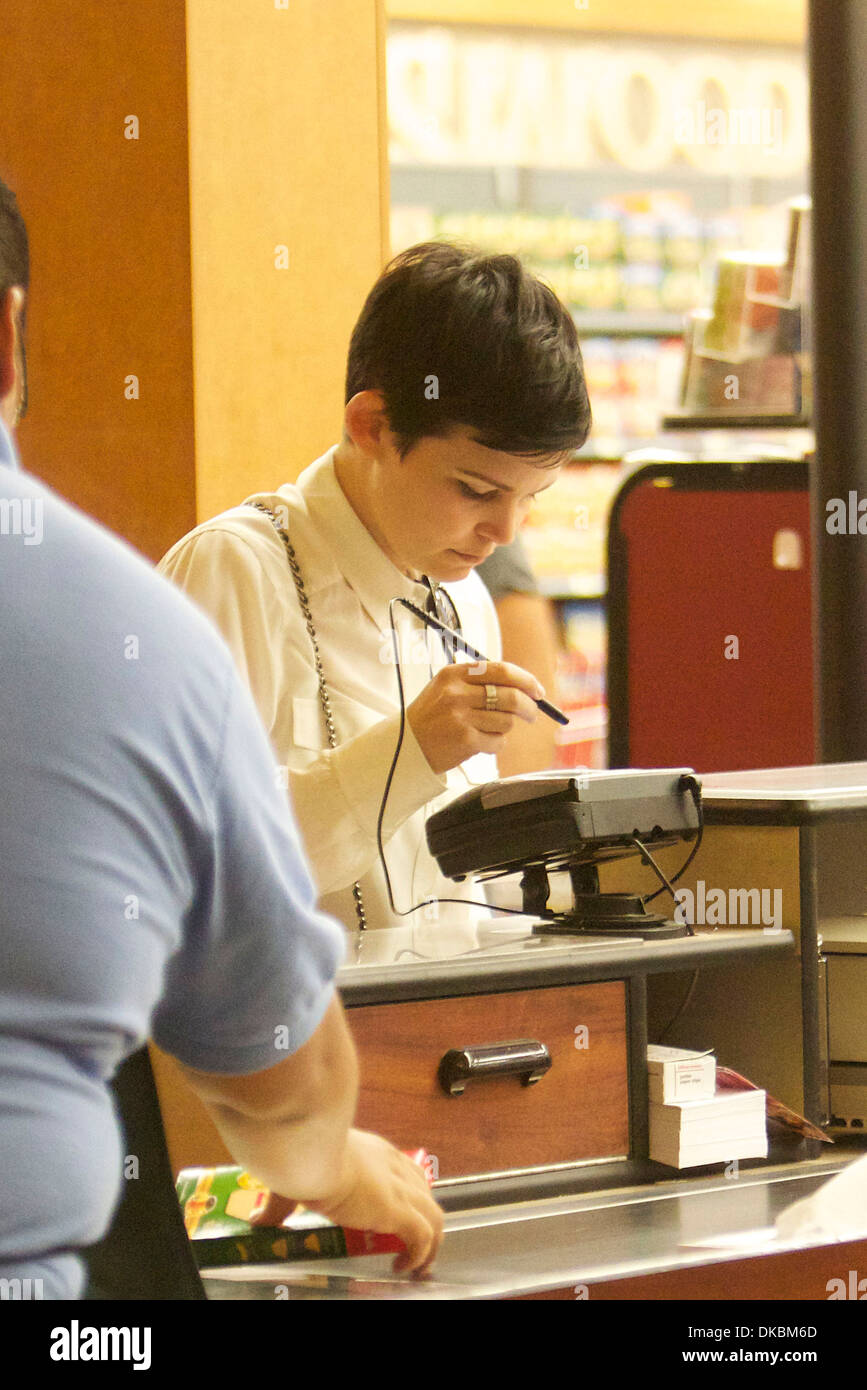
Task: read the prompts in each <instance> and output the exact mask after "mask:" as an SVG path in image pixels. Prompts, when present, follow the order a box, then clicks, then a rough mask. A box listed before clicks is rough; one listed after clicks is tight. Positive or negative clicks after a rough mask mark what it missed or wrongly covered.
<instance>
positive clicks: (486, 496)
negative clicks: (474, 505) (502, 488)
mask: <svg viewBox="0 0 867 1390" xmlns="http://www.w3.org/2000/svg"><path fill="white" fill-rule="evenodd" d="M458 487H459V488H460V490H461V492H462V494H463V495H464V497H472V499H473V501H475V502H490V501H492V500H493V498H495V497H496V496H497V493H496V491H494V492H476V490H475V488H472V487H470V486H469V484H468V483H462V482H458Z"/></svg>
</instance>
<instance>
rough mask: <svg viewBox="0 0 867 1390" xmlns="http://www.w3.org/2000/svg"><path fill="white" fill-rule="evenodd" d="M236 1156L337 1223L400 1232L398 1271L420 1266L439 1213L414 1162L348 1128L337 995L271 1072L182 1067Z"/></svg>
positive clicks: (352, 1061)
mask: <svg viewBox="0 0 867 1390" xmlns="http://www.w3.org/2000/svg"><path fill="white" fill-rule="evenodd" d="M181 1069H182V1071H183V1073H184V1075H185V1077H186V1079H187V1081H188V1082H189V1084H190V1086H191V1087H192V1089H193V1090H194V1091H195V1092H196V1094H197V1095H198V1096H199V1098H200V1099H201V1100H202V1101H203V1103H204V1104H205V1106H206V1108H207V1109H208V1111H209V1112H210V1114H211V1117H212V1119H213V1120H214V1123H215V1124H216V1126H217V1128H218V1129H219V1131H220V1134H221V1135H222V1137H223V1139H224V1141H225V1143H226V1145H227V1147H228V1149H229V1150H230V1152H231V1153H232V1155H233V1156H234V1158H235V1160H236V1161H237V1162H238V1163H240V1164H242V1165H243V1166H244V1167H245V1168H246V1169H248V1170H249V1171H250V1172H251V1173H254V1174H255V1176H256V1177H257V1178H259V1179H260V1180H261V1181H262V1182H264V1183H266V1184H267V1185H268V1186H269V1187H270V1188H271V1189H272V1191H274V1192H278V1193H283V1194H285V1195H286V1196H289V1197H291V1198H293V1199H294V1200H297V1201H303V1202H304V1204H305V1206H309V1207H312V1208H314V1209H315V1210H317V1211H320V1212H321V1213H322V1214H323V1215H324V1216H327V1217H328V1218H329V1220H332V1221H335V1222H337V1224H339V1225H343V1226H352V1227H356V1228H359V1229H362V1230H376V1231H380V1232H387V1233H390V1234H395V1235H398V1236H400V1237H401V1239H402V1240H403V1241H404V1243H405V1245H406V1246H407V1254H406V1256H402V1257H400V1259H399V1260H398V1261H397V1262H396V1268H399V1269H419V1270H420V1269H423V1268H425V1267H426V1266H427V1265H429V1264H430V1263H431V1261H432V1260H433V1259H434V1257H435V1255H436V1252H437V1250H438V1248H439V1245H440V1242H441V1240H442V1229H443V1218H442V1212H441V1210H440V1208H439V1207H438V1206H437V1204H436V1202H435V1201H434V1200H433V1198H432V1197H431V1195H430V1192H429V1190H428V1186H427V1183H426V1181H425V1178H424V1176H423V1174H422V1172H421V1169H420V1168H419V1167H418V1166H417V1164H415V1163H413V1162H412V1160H411V1159H409V1158H407V1157H406V1156H405V1155H404V1154H402V1153H401V1152H400V1151H399V1150H398V1149H396V1148H394V1147H393V1145H391V1144H389V1143H388V1142H387V1141H386V1140H384V1139H381V1138H380V1137H379V1136H378V1135H374V1134H367V1133H364V1132H362V1131H360V1130H356V1129H351V1128H350V1125H351V1123H352V1117H353V1115H354V1113H355V1106H356V1101H357V1095H358V1064H357V1058H356V1052H355V1046H354V1044H353V1041H352V1038H351V1036H350V1033H349V1029H348V1027H347V1024H346V1018H345V1015H344V1012H343V1008H342V1006H341V1004H340V1001H339V1000H338V998H337V997H336V996H335V997H334V999H333V1000H332V1002H331V1004H330V1006H329V1008H328V1010H327V1012H326V1014H325V1017H324V1018H323V1020H322V1023H321V1024H320V1025H319V1027H318V1028H317V1030H316V1032H315V1033H314V1034H313V1036H312V1038H310V1040H309V1041H308V1042H307V1043H305V1044H304V1046H303V1047H300V1048H299V1049H298V1051H297V1052H295V1053H294V1054H293V1055H292V1056H290V1057H287V1058H285V1059H284V1060H283V1061H282V1062H280V1063H278V1064H277V1066H274V1067H271V1068H269V1069H268V1070H267V1071H259V1072H254V1073H253V1074H252V1075H248V1076H221V1075H216V1074H209V1073H205V1072H200V1071H196V1070H193V1069H192V1068H190V1067H185V1066H182V1068H181Z"/></svg>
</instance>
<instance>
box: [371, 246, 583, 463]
mask: <svg viewBox="0 0 867 1390" xmlns="http://www.w3.org/2000/svg"><path fill="white" fill-rule="evenodd" d="M359 391H381V392H382V394H383V397H384V399H385V409H386V414H387V417H388V422H389V425H390V427H391V429H392V430H393V431H394V433H395V435H396V436H397V440H398V447H399V449H400V452H401V454H402V455H403V454H406V453H407V452H408V451H409V450H410V449H411V448H412V447H413V445H414V444H416V443H417V442H418V440H419V439H422V438H424V437H425V436H427V435H435V436H440V437H442V436H445V435H447V434H449V433H450V432H451V431H452V430H453V429H455V428H459V427H461V426H463V427H467V428H470V429H472V430H474V431H475V432H476V438H477V440H478V442H479V443H480V444H484V445H486V446H487V447H488V448H490V449H496V450H498V451H500V452H502V453H508V454H518V455H521V454H523V455H526V456H527V457H531V458H532V457H534V456H535V457H540V456H542V455H546V454H564V455H565V454H567V453H569V452H571V450H573V449H578V448H580V447H581V445H582V444H583V443H584V441H585V439H586V438H587V435H588V434H589V432H590V423H591V415H590V401H589V399H588V395H587V386H586V383H585V380H584V364H583V361H582V358H581V348H580V346H579V343H578V334H577V333H576V331H575V324H574V323H573V321H572V317H571V315H570V313H569V311H568V310H567V309H566V308H565V307H564V305H563V304H561V302H560V300H559V299H558V298H557V296H556V294H555V293H554V291H553V290H552V289H551V288H550V287H549V286H548V285H546V284H544V283H543V282H542V281H541V280H539V279H537V278H536V276H534V275H532V274H530V272H529V271H528V270H527V269H526V268H525V267H524V266H523V265H522V264H521V262H520V261H519V260H518V259H517V257H516V256H506V255H486V254H484V253H483V252H481V251H478V250H476V249H474V248H472V247H467V246H458V245H454V244H451V243H447V242H423V243H421V244H420V245H418V246H411V247H410V248H409V249H408V250H407V251H403V252H401V254H400V255H398V256H395V257H394V259H393V260H392V261H391V262H390V263H389V265H387V266H386V268H385V270H384V271H383V273H382V275H381V276H380V278H379V279H378V280H377V282H376V284H375V285H374V286H373V289H372V290H371V291H370V294H369V295H368V297H367V300H366V302H365V305H364V308H363V309H362V311H361V315H360V317H359V319H358V322H357V323H356V325H355V328H354V330H353V333H352V338H351V341H350V345H349V359H348V362H347V370H346V400H347V401H350V400H351V399H352V397H353V396H354V395H356V394H357V393H358V392H359Z"/></svg>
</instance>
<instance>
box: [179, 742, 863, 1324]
mask: <svg viewBox="0 0 867 1390" xmlns="http://www.w3.org/2000/svg"><path fill="white" fill-rule="evenodd" d="M702 780H703V805H704V817H705V827H706V829H705V838H704V841H703V843H702V846H701V848H700V850H699V852H698V854H697V856H696V858H695V860H694V862H693V864H692V865H691V868H690V872H689V877H688V878H684V879H683V880H682V882H683V883H684V884H689V885H692V886H693V887H695V886H696V885H697V883H698V881H699V880H702V881H706V882H712V883H714V884H717V883H723V884H735V885H743V886H748V887H754V886H757V887H761V886H762V885H763V884H769V885H771V886H773V885H774V884H776V885H777V886H779V885H780V883H781V882H783V890H782V902H783V910H784V920H783V923H782V924H779V925H778V924H774V925H773V926H771V927H768V926H744V925H730V926H724V927H719V926H713V925H704V926H702V925H697V926H696V929H695V934H694V935H690V936H682V937H680V938H678V939H652V938H651V939H641V938H638V937H636V938H630V937H629V936H628V935H623V936H609V937H607V938H602V937H593V936H587V937H576V936H563V935H561V936H553V935H543V934H539V933H538V932H534V930H533V923H532V921H531V920H530V919H524V918H501V917H496V918H493V919H491V920H489V921H486V922H481V923H477V924H476V925H474V926H472V927H467V928H466V929H459V928H454V927H445V926H443V927H441V926H438V925H437V924H436V923H430V922H425V923H418V924H417V925H415V926H408V927H406V928H398V929H388V930H379V931H368V932H366V933H361V934H359V933H355V934H352V935H350V937H349V938H348V944H347V960H346V964H345V965H344V967H343V969H342V970H341V972H340V976H339V988H340V991H341V994H342V997H343V1000H344V1003H345V1005H346V1007H347V1009H348V1013H349V1021H350V1026H351V1028H352V1031H353V1034H354V1036H355V1038H356V1041H357V1045H358V1048H359V1053H360V1057H361V1074H362V1093H361V1099H360V1107H359V1112H358V1116H357V1123H358V1124H359V1125H360V1126H361V1127H363V1128H368V1129H373V1130H376V1131H378V1132H380V1133H382V1134H384V1135H385V1136H386V1137H387V1138H388V1139H390V1140H391V1141H392V1142H394V1143H395V1144H397V1145H398V1146H399V1147H401V1148H406V1149H409V1148H416V1147H418V1146H419V1145H423V1146H424V1147H425V1148H426V1149H427V1150H428V1153H429V1154H431V1156H432V1158H433V1160H434V1164H435V1173H436V1175H437V1177H436V1183H435V1191H436V1195H437V1198H438V1200H439V1201H440V1203H441V1204H442V1206H443V1207H444V1209H445V1210H446V1213H447V1215H446V1237H445V1240H444V1244H443V1248H442V1251H441V1253H440V1256H439V1258H438V1260H437V1264H436V1267H435V1270H434V1274H433V1277H432V1278H431V1279H429V1280H426V1281H424V1282H420V1283H419V1282H414V1281H411V1280H407V1279H406V1278H403V1277H398V1276H394V1275H392V1274H391V1273H390V1266H391V1257H384V1256H383V1257H379V1256H366V1257H363V1258H356V1259H344V1260H339V1261H328V1260H321V1259H311V1260H310V1261H307V1262H300V1263H299V1262H293V1263H291V1264H286V1265H267V1266H265V1265H263V1266H257V1267H254V1268H247V1267H244V1268H232V1269H224V1270H216V1271H215V1270H208V1271H207V1272H206V1274H205V1275H204V1276H203V1277H204V1283H205V1288H206V1292H207V1296H208V1297H209V1298H215V1299H238V1298H243V1299H257V1298H268V1299H273V1298H274V1297H275V1296H276V1295H275V1288H278V1287H279V1289H280V1290H281V1292H280V1294H279V1296H280V1297H283V1298H290V1299H311V1298H314V1299H338V1300H345V1299H357V1298H368V1299H369V1298H375V1299H378V1298H386V1299H395V1298H396V1299H412V1300H417V1299H434V1300H436V1299H503V1298H506V1299H515V1298H519V1299H524V1298H534V1299H536V1298H545V1299H548V1298H555V1299H575V1298H582V1297H592V1298H594V1299H598V1298H610V1299H630V1298H640V1299H643V1298H663V1299H681V1298H702V1299H717V1298H718V1299H722V1298H730V1297H731V1290H732V1287H733V1285H732V1279H733V1278H734V1277H735V1275H736V1276H737V1279H738V1285H737V1287H738V1289H739V1290H740V1292H739V1295H738V1296H739V1297H745V1298H749V1297H753V1298H757V1299H779V1298H792V1299H810V1298H816V1299H820V1298H821V1299H824V1298H827V1296H828V1295H827V1292H826V1288H827V1284H828V1280H829V1279H830V1278H832V1277H834V1276H835V1275H836V1274H837V1273H838V1272H839V1268H840V1267H843V1266H845V1268H846V1269H848V1268H853V1269H858V1268H859V1267H860V1268H862V1269H863V1268H867V1223H865V1229H864V1230H863V1232H861V1231H860V1230H859V1231H858V1232H857V1233H856V1234H857V1236H858V1239H857V1240H854V1241H851V1242H850V1241H846V1242H844V1243H842V1244H828V1242H827V1240H823V1239H821V1238H813V1239H811V1238H804V1237H794V1238H790V1239H788V1240H784V1239H782V1238H781V1237H780V1236H779V1235H778V1234H777V1233H776V1231H775V1230H774V1229H773V1228H774V1222H775V1220H776V1217H777V1216H778V1214H779V1213H780V1211H782V1210H783V1209H784V1208H786V1207H788V1206H790V1205H791V1204H792V1203H793V1202H795V1201H798V1200H800V1199H801V1198H803V1197H805V1196H808V1195H810V1194H812V1193H813V1192H815V1191H816V1190H818V1189H819V1188H820V1187H821V1186H822V1184H823V1183H825V1182H826V1181H827V1180H828V1179H829V1178H830V1177H832V1176H833V1175H834V1174H836V1173H838V1172H841V1171H843V1170H844V1169H845V1167H846V1165H847V1162H849V1161H851V1159H852V1158H853V1156H857V1150H855V1149H854V1148H853V1145H852V1144H851V1143H850V1144H849V1145H848V1147H844V1148H843V1149H842V1150H840V1149H838V1148H834V1147H832V1146H831V1145H830V1144H822V1143H820V1142H818V1141H814V1140H808V1139H802V1138H799V1137H796V1136H792V1135H787V1136H786V1137H785V1138H780V1139H777V1140H774V1141H772V1143H771V1147H770V1150H769V1155H768V1158H767V1159H763V1160H751V1161H749V1162H742V1163H741V1164H740V1165H738V1167H737V1169H736V1173H735V1175H734V1176H733V1175H732V1174H730V1173H729V1172H728V1171H724V1169H725V1165H722V1164H716V1165H714V1166H708V1167H707V1168H703V1169H692V1170H687V1171H682V1172H678V1171H676V1170H673V1169H671V1168H668V1167H665V1166H663V1165H661V1164H657V1163H654V1162H652V1161H651V1160H650V1158H649V1156H648V1085H647V1068H646V1048H647V1043H648V1040H650V1041H658V1040H659V1039H660V1032H661V1024H660V1020H661V1019H662V1018H664V1017H668V1018H669V1021H670V1020H671V1018H673V1016H674V1015H675V1014H677V1018H676V1032H675V1034H674V1035H673V1036H666V1037H665V1041H666V1042H667V1043H674V1044H676V1045H682V1046H691V1047H697V1048H701V1047H712V1048H714V1050H715V1051H716V1054H717V1057H718V1060H719V1061H720V1062H721V1063H723V1064H725V1065H729V1066H733V1067H735V1068H736V1069H737V1070H740V1071H742V1072H744V1074H746V1075H748V1076H749V1077H750V1079H751V1080H752V1081H754V1082H755V1083H756V1084H757V1085H759V1086H760V1087H764V1088H766V1089H767V1090H769V1091H771V1092H773V1093H774V1094H776V1095H777V1096H778V1097H779V1099H781V1100H783V1101H784V1102H785V1103H786V1104H789V1105H791V1106H792V1107H793V1108H796V1109H799V1110H802V1112H803V1113H807V1114H808V1116H809V1118H811V1119H816V1120H817V1121H818V1122H819V1123H826V1122H827V1121H828V1120H829V1119H830V1118H831V1117H830V1115H829V1114H826V1113H825V1112H826V1110H827V1109H828V1108H829V1106H830V1094H829V1092H828V1090H827V1079H828V1077H829V1076H830V1074H831V1073H830V1070H829V1065H828V1059H827V1056H826V1049H825V1043H824V1042H823V1039H826V1038H827V1036H828V1029H827V1026H826V1025H827V991H826V984H827V977H826V975H825V974H824V973H823V969H824V967H821V968H820V960H821V951H820V947H821V937H822V931H823V928H822V926H821V916H820V901H819V880H820V878H821V877H822V875H821V874H820V864H819V861H820V859H822V858H823V855H822V848H823V847H822V845H820V843H819V831H820V829H821V828H822V827H823V826H824V827H825V829H830V827H832V826H834V825H845V826H846V827H847V828H848V830H847V833H848V834H849V835H850V837H851V835H854V834H856V833H859V834H860V835H861V836H862V837H863V840H864V842H865V845H867V764H856V765H847V766H843V767H838V768H811V769H795V770H793V769H786V770H784V771H783V772H782V773H777V774H774V773H768V772H762V773H731V774H720V775H718V776H717V777H711V778H705V779H702ZM771 832H778V833H780V834H782V835H783V840H782V841H780V842H773V844H771V842H769V841H768V840H767V835H768V834H769V833H771ZM792 837H794V838H792ZM852 843H853V842H852V840H851V838H849V839H847V840H846V853H847V854H850V853H851V850H852ZM769 844H771V850H772V852H771V853H770V854H768V847H769ZM833 844H834V840H833V836H831V837H830V838H829V841H828V846H830V847H833ZM666 855H668V856H669V857H668V860H667V861H666V862H667V864H668V865H669V867H670V866H671V865H673V864H676V863H677V862H678V861H680V862H682V860H683V847H682V846H679V847H678V848H677V849H671V848H669V849H668V850H661V851H660V852H659V859H660V863H662V862H663V860H664V858H665V856H666ZM864 860H865V856H864V853H863V850H862V853H861V856H860V861H859V862H860V863H863V862H864ZM618 867H619V871H620V872H619V873H618V877H621V878H622V865H620V866H618ZM637 867H638V869H639V870H640V871H641V866H640V865H639V866H637ZM825 869H826V871H827V874H828V876H829V877H831V878H833V872H832V865H831V863H830V861H829V863H828V864H827V865H826V866H825ZM643 872H644V874H645V876H646V873H647V870H646V868H645V869H644V870H643ZM672 872H673V869H672ZM751 875H752V876H751ZM851 876H852V875H851V874H850V877H851ZM855 877H856V878H857V874H855ZM644 886H645V888H646V886H647V885H646V877H645V881H644ZM838 888H839V884H838ZM862 896H863V897H867V889H863V890H862ZM853 902H854V899H853ZM853 902H850V907H851V906H852V905H853ZM863 920H865V921H867V917H865V918H863ZM850 945H851V943H850ZM850 954H851V951H850ZM696 971H697V972H698V976H697V981H698V985H699V987H698V988H697V989H694V990H693V992H692V993H691V995H690V1006H689V1007H687V1008H683V1007H682V1005H683V1000H684V993H685V987H688V986H690V983H691V979H692V977H693V976H694V974H695V972H696ZM672 991H674V992H672ZM844 997H846V996H844V994H842V993H841V994H840V998H841V999H843V998H844ZM678 1000H679V1002H680V1006H681V1007H680V1010H679V1011H678V1009H677V1008H675V1007H674V1003H675V1001H678ZM820 1002H821V1005H822V1006H821V1007H820ZM666 1011H667V1013H666ZM769 1016H770V1017H771V1018H772V1019H776V1020H777V1022H776V1023H775V1024H774V1026H773V1027H769V1026H768V1018H769ZM838 1031H839V1029H838ZM769 1044H770V1045H769ZM455 1058H458V1059H461V1058H462V1059H463V1061H462V1062H461V1064H460V1065H457V1067H456V1063H455ZM467 1058H469V1063H467ZM158 1060H159V1059H158ZM843 1063H845V1064H846V1065H848V1066H849V1067H852V1066H856V1067H857V1066H858V1065H860V1062H859V1061H858V1059H850V1058H842V1059H837V1060H836V1061H835V1063H834V1065H841V1064H843ZM865 1063H867V1059H865ZM864 1069H865V1071H867V1064H865V1068H864ZM156 1070H157V1081H158V1086H159V1088H160V1097H161V1104H162V1107H163V1113H164V1117H165V1122H166V1129H167V1135H168V1141H169V1148H170V1152H172V1151H173V1149H174V1152H173V1158H174V1157H175V1154H176V1153H177V1144H176V1143H175V1144H174V1145H173V1133H172V1131H173V1128H174V1129H176V1128H177V1124H178V1122H179V1119H180V1121H181V1123H182V1124H184V1123H187V1124H188V1122H189V1113H187V1114H186V1116H185V1117H183V1118H181V1117H180V1116H179V1115H178V1112H177V1106H176V1104H173V1103H172V1098H171V1096H169V1095H168V1094H167V1086H166V1080H167V1078H166V1074H165V1071H164V1059H163V1061H161V1062H160V1065H159V1067H158V1068H156ZM778 1083H781V1084H778ZM811 1111H812V1114H811V1113H810V1112H811ZM176 1137H177V1136H175V1138H176ZM847 1137H848V1138H849V1139H850V1140H852V1139H857V1138H858V1137H859V1136H858V1134H857V1129H854V1130H850V1131H849V1133H848V1135H847ZM187 1139H189V1133H188V1134H187ZM196 1143H197V1145H198V1147H197V1148H196V1150H195V1157H194V1156H193V1153H191V1151H190V1150H189V1148H187V1150H186V1152H185V1153H184V1155H183V1158H182V1163H190V1162H196V1163H198V1164H203V1163H212V1162H220V1161H226V1160H225V1157H224V1154H222V1153H219V1152H217V1153H215V1152H213V1151H208V1152H204V1151H203V1149H202V1141H201V1138H199V1139H197V1140H196ZM175 1166H176V1167H178V1166H181V1162H179V1161H178V1160H177V1159H175ZM847 1261H848V1263H847ZM859 1261H860V1265H859Z"/></svg>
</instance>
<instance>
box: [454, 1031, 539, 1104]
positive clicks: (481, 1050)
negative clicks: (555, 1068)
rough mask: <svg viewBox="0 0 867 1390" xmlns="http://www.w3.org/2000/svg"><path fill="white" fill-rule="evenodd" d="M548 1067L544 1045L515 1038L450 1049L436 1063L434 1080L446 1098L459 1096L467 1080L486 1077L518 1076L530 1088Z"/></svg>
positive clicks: (531, 1040)
mask: <svg viewBox="0 0 867 1390" xmlns="http://www.w3.org/2000/svg"><path fill="white" fill-rule="evenodd" d="M550 1066H551V1054H550V1052H549V1051H548V1049H547V1047H546V1046H545V1044H544V1043H540V1042H536V1041H535V1040H534V1039H533V1038H518V1039H516V1040H515V1041H514V1042H503V1043H491V1044H490V1046H488V1047H460V1048H454V1047H453V1048H451V1049H450V1050H449V1051H448V1052H446V1053H445V1055H444V1056H443V1058H442V1060H441V1061H440V1064H439V1068H438V1070H437V1080H438V1081H439V1083H440V1085H441V1086H442V1088H443V1090H444V1091H445V1093H446V1095H447V1096H460V1095H462V1094H463V1091H464V1087H465V1086H466V1084H467V1082H468V1081H481V1080H483V1079H484V1078H485V1077H486V1076H520V1078H521V1082H522V1084H523V1085H524V1086H532V1084H533V1082H534V1081H539V1080H541V1078H542V1077H543V1076H544V1075H545V1072H546V1071H547V1070H548V1069H549V1067H550Z"/></svg>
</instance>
